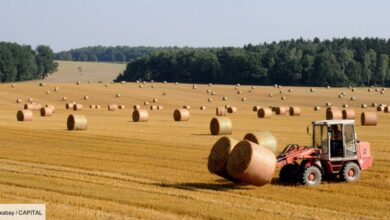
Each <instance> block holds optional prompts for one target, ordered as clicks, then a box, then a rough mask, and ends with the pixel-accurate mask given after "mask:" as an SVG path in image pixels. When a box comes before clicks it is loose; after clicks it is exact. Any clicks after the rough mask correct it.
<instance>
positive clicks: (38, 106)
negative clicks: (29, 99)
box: [24, 103, 42, 111]
mask: <svg viewBox="0 0 390 220" xmlns="http://www.w3.org/2000/svg"><path fill="white" fill-rule="evenodd" d="M41 108H42V106H41V104H38V103H27V104H24V109H26V110H27V109H28V110H31V111H40V110H41Z"/></svg>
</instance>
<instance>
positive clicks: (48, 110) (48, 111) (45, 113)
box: [41, 107, 54, 117]
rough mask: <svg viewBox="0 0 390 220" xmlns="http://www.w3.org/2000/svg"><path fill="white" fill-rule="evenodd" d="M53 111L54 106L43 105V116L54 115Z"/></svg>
mask: <svg viewBox="0 0 390 220" xmlns="http://www.w3.org/2000/svg"><path fill="white" fill-rule="evenodd" d="M53 113H54V111H53V109H52V108H49V107H42V108H41V116H42V117H48V116H52V115H53Z"/></svg>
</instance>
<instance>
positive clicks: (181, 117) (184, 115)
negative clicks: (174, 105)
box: [173, 109, 190, 121]
mask: <svg viewBox="0 0 390 220" xmlns="http://www.w3.org/2000/svg"><path fill="white" fill-rule="evenodd" d="M173 119H174V120H175V121H188V120H190V111H189V110H188V109H176V110H175V111H174V112H173Z"/></svg>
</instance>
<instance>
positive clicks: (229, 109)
mask: <svg viewBox="0 0 390 220" xmlns="http://www.w3.org/2000/svg"><path fill="white" fill-rule="evenodd" d="M227 112H228V113H236V112H237V107H235V106H230V107H228V108H227Z"/></svg>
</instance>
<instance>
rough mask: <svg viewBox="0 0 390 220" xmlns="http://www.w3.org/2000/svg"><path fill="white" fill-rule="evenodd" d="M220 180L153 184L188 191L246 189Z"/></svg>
mask: <svg viewBox="0 0 390 220" xmlns="http://www.w3.org/2000/svg"><path fill="white" fill-rule="evenodd" d="M221 180H222V181H217V183H193V182H192V183H174V184H169V183H158V184H155V185H157V186H160V187H166V188H174V189H183V190H189V191H196V190H203V189H207V190H214V191H229V190H236V189H240V190H242V189H245V190H246V189H247V188H245V187H244V186H245V185H241V184H237V183H233V182H229V181H227V180H224V179H221Z"/></svg>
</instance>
